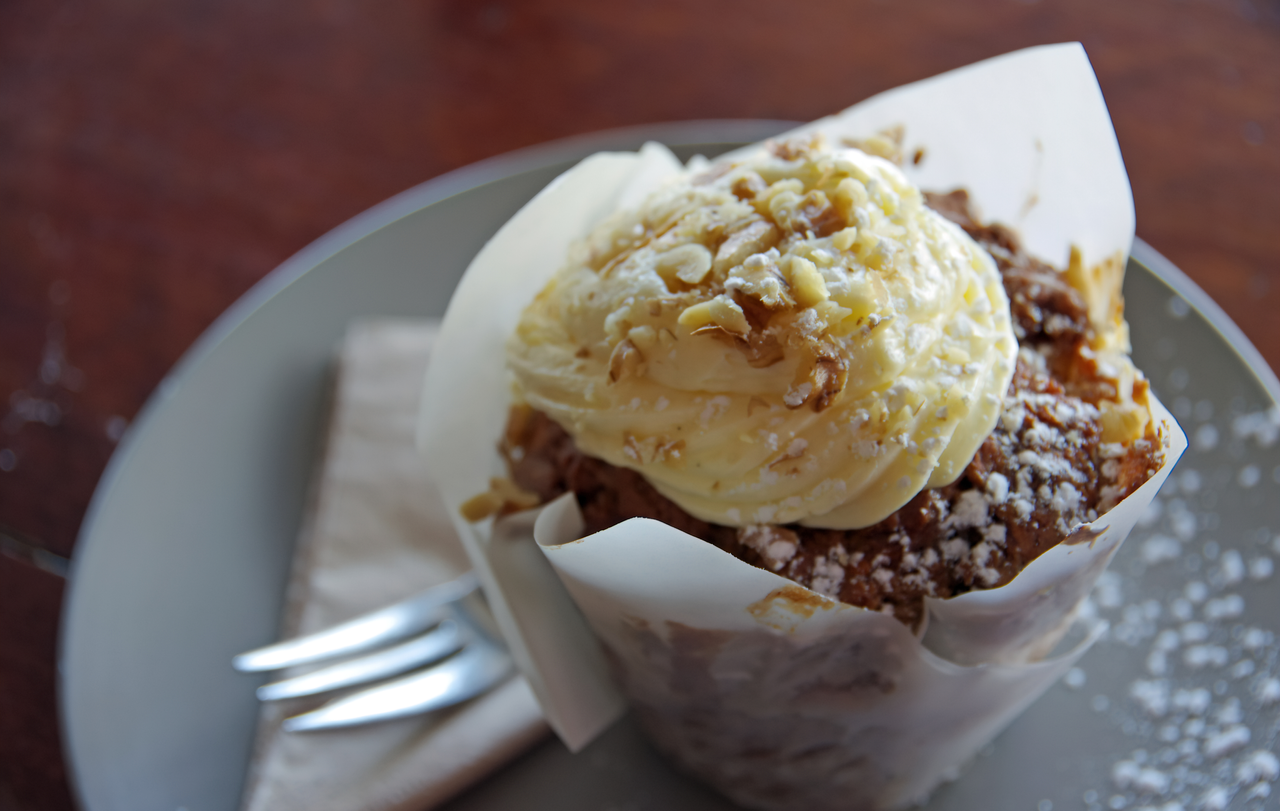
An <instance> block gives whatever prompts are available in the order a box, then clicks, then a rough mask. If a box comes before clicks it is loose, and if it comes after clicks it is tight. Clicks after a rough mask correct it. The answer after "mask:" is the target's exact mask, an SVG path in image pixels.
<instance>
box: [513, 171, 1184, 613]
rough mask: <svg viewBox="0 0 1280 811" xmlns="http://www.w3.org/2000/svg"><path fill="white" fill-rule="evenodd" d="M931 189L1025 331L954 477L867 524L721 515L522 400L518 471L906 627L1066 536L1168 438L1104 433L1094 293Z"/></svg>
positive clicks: (1107, 396)
mask: <svg viewBox="0 0 1280 811" xmlns="http://www.w3.org/2000/svg"><path fill="white" fill-rule="evenodd" d="M926 198H927V202H928V204H929V205H930V207H932V208H933V209H935V210H936V211H938V212H939V213H941V214H943V215H944V216H946V217H947V218H948V219H950V220H952V221H953V222H955V223H956V224H958V225H959V226H961V227H962V228H963V229H964V230H965V231H966V232H968V233H969V235H970V236H972V237H973V238H974V239H975V240H976V241H977V242H979V243H980V244H981V245H982V246H983V247H984V248H985V249H986V250H987V251H988V252H990V253H991V255H992V256H993V257H994V258H995V260H996V263H997V264H998V266H999V269H1000V272H1001V276H1002V278H1003V282H1004V287H1005V291H1006V292H1007V294H1008V297H1009V300H1010V304H1011V308H1012V314H1013V319H1014V328H1015V332H1016V334H1017V337H1018V343H1019V353H1018V361H1017V367H1016V371H1015V373H1014V378H1013V382H1012V383H1011V384H1010V386H1009V389H1008V391H1007V393H1006V394H1005V397H1004V403H1003V411H1002V414H1001V417H1000V419H999V421H998V422H997V424H996V427H995V429H994V430H993V431H992V433H991V434H990V435H989V436H988V437H987V439H986V441H985V442H983V444H982V445H981V446H980V447H979V449H978V452H977V454H976V455H975V456H974V458H973V461H972V462H970V464H969V466H968V467H967V468H966V470H965V472H964V473H963V475H962V476H961V477H960V478H959V479H958V480H957V481H956V482H955V483H953V484H951V485H948V486H946V487H941V488H936V489H926V490H924V491H922V492H921V493H920V494H919V495H917V496H916V497H915V498H914V499H912V500H911V501H910V502H909V503H908V504H907V505H906V506H904V507H902V508H901V509H899V510H898V511H897V512H896V513H894V514H893V515H891V516H890V517H889V518H887V519H885V520H883V521H881V522H880V523H878V524H875V525H873V526H870V527H866V528H863V529H855V530H828V529H815V528H810V527H802V526H799V525H788V526H773V525H753V526H746V527H741V528H734V527H726V526H720V525H716V524H711V523H708V522H706V521H701V520H699V519H697V518H694V517H693V516H691V515H689V514H688V513H686V512H685V511H683V510H682V509H680V508H679V507H678V506H677V505H676V504H674V503H673V502H671V501H670V500H668V499H667V498H665V497H663V496H662V495H660V494H659V493H658V492H657V491H656V490H655V489H654V488H653V487H652V486H651V485H650V484H649V483H648V482H646V481H645V479H644V478H643V477H642V476H641V475H640V474H638V473H636V472H634V471H631V470H627V469H624V468H619V467H615V466H613V465H610V464H608V463H606V462H603V461H600V460H598V459H594V458H592V457H589V456H586V455H585V454H583V453H581V452H580V451H578V449H577V448H576V447H575V445H574V443H573V440H572V439H571V438H570V437H569V435H568V434H567V433H565V431H564V430H563V429H561V428H560V426H558V425H557V424H556V423H554V422H552V421H551V420H550V419H548V418H547V417H545V416H544V415H542V414H540V413H538V412H536V411H533V410H531V409H529V408H527V407H522V406H517V407H515V408H513V409H512V412H511V417H510V420H509V422H508V425H507V430H506V434H505V437H504V439H503V442H502V448H501V450H502V452H503V454H504V456H505V457H506V459H507V462H508V465H509V468H510V472H511V478H512V480H513V482H514V485H516V486H518V488H519V490H520V491H522V492H525V493H528V494H531V495H532V496H536V498H537V500H538V501H540V502H546V501H549V500H551V499H553V498H555V497H557V496H559V495H561V494H562V493H565V492H569V491H572V492H573V493H575V494H576V495H577V499H578V504H579V506H580V507H581V509H582V513H583V517H584V519H585V521H586V527H587V531H588V532H599V531H600V530H603V529H607V528H608V527H611V526H613V525H615V524H617V523H620V522H622V521H625V520H627V519H628V518H635V517H644V518H653V519H657V520H659V521H662V522H664V523H666V524H669V525H671V526H673V527H676V528H677V529H680V530H683V531H684V532H687V533H689V534H691V535H694V536H696V537H699V538H702V539H704V540H706V541H708V542H710V543H713V544H715V545H716V546H718V547H720V548H721V549H724V550H725V551H727V552H730V553H731V554H733V555H735V556H737V557H739V558H741V559H742V560H744V561H746V562H747V563H750V564H752V565H755V566H759V567H760V568H763V569H768V570H769V571H773V572H777V573H778V574H780V575H782V576H784V577H787V578H789V579H791V580H792V581H794V582H796V583H799V584H800V585H803V586H806V587H808V588H810V589H812V590H814V591H817V592H820V593H822V594H826V595H828V596H830V597H834V598H836V599H838V600H840V601H842V602H845V603H848V604H851V605H857V606H863V607H865V608H869V609H871V610H875V611H882V612H884V613H886V614H891V615H893V616H895V617H897V618H898V619H899V620H901V621H902V622H903V623H905V624H906V625H908V626H910V627H913V628H914V627H918V626H919V624H920V622H921V620H922V619H923V618H924V598H925V597H926V596H931V597H950V596H954V595H957V594H961V593H964V592H966V591H970V590H972V589H983V588H994V587H997V586H1001V585H1003V584H1005V583H1007V582H1009V581H1010V580H1011V579H1013V577H1015V576H1016V575H1017V574H1018V572H1020V571H1022V569H1023V567H1025V566H1026V565H1027V564H1028V563H1030V562H1031V561H1032V560H1034V559H1035V558H1037V557H1039V556H1040V555H1041V554H1043V553H1044V552H1045V551H1046V550H1048V549H1050V548H1051V547H1053V546H1056V545H1057V544H1059V543H1062V542H1064V541H1066V542H1071V540H1072V533H1073V532H1074V531H1075V530H1076V529H1077V528H1078V527H1079V526H1080V525H1081V524H1084V523H1087V522H1090V521H1093V520H1094V519H1096V518H1097V517H1098V516H1099V515H1100V514H1102V513H1105V512H1106V511H1107V510H1109V509H1110V508H1111V507H1113V506H1115V505H1116V504H1117V503H1119V502H1120V501H1121V500H1123V499H1124V498H1125V497H1127V496H1128V495H1129V494H1130V493H1132V492H1133V491H1134V490H1136V489H1137V488H1138V487H1139V486H1141V485H1142V484H1143V483H1144V482H1145V481H1146V480H1147V479H1148V478H1150V477H1151V476H1152V475H1153V474H1154V473H1155V471H1156V470H1157V469H1158V468H1159V466H1160V455H1159V443H1158V441H1157V440H1156V437H1155V436H1154V435H1152V434H1151V433H1150V432H1149V431H1148V433H1147V435H1146V436H1145V437H1144V438H1141V439H1137V440H1135V441H1133V442H1130V443H1128V444H1127V445H1122V444H1119V443H1107V442H1103V441H1102V434H1103V429H1102V419H1101V412H1100V403H1102V402H1103V401H1105V400H1114V399H1116V397H1117V392H1116V390H1115V387H1114V385H1113V384H1112V383H1111V382H1110V381H1109V380H1108V379H1107V377H1106V376H1104V375H1103V374H1100V370H1099V368H1098V366H1097V364H1096V363H1095V361H1094V357H1093V353H1092V352H1090V350H1089V343H1090V338H1091V335H1090V330H1091V326H1090V321H1089V317H1088V309H1087V305H1086V302H1085V301H1084V298H1083V297H1082V296H1081V294H1080V293H1079V292H1078V291H1077V290H1076V289H1075V288H1073V287H1072V286H1071V285H1069V284H1068V283H1067V282H1066V280H1065V279H1064V278H1063V274H1062V273H1061V272H1059V271H1058V270H1056V269H1054V268H1053V267H1051V266H1049V265H1047V264H1045V263H1043V262H1040V261H1039V260H1037V259H1035V258H1033V257H1031V256H1029V255H1027V254H1026V253H1025V252H1024V251H1023V250H1022V249H1021V247H1020V245H1019V243H1018V240H1017V238H1016V237H1015V235H1014V234H1013V232H1012V231H1010V230H1009V229H1007V228H1005V227H1003V226H1000V225H982V224H980V223H979V222H978V220H977V218H976V217H975V216H974V214H973V211H972V209H971V206H970V203H969V199H968V195H967V193H966V192H964V191H954V192H951V193H949V194H927V195H926ZM1141 382H1142V385H1144V386H1145V381H1141ZM529 500H532V499H529ZM512 506H513V507H514V506H516V505H515V504H514V503H513V505H512ZM519 506H524V505H519Z"/></svg>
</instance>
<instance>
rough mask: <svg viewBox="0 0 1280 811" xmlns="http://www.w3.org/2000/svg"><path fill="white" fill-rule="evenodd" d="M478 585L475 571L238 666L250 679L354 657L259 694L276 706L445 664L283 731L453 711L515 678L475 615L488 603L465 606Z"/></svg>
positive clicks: (330, 706) (253, 655)
mask: <svg viewBox="0 0 1280 811" xmlns="http://www.w3.org/2000/svg"><path fill="white" fill-rule="evenodd" d="M476 585H477V583H476V577H475V574H474V573H470V572H469V573H467V574H464V575H463V576H462V577H459V578H458V579H457V580H453V581H450V582H448V583H443V584H441V585H439V586H435V587H434V588H430V589H427V590H426V591H423V592H421V593H419V594H417V595H415V596H413V597H410V598H409V599H407V600H405V601H403V602H400V603H396V604H395V605H392V606H388V607H387V608H383V609H380V610H378V611H374V612H373V613H371V614H366V615H364V616H362V617H357V618H356V619H353V620H350V621H348V622H344V623H342V624H341V625H337V626H334V627H333V628H329V629H328V630H325V631H320V632H319V633H315V634H310V635H308V636H304V637H299V638H297V639H290V640H287V641H284V642H278V643H276V644H274V645H268V646H266V647H264V648H258V649H257V650H252V651H249V652H247V653H242V654H240V655H239V656H236V657H235V658H234V659H232V662H231V664H232V666H233V667H234V668H235V669H236V670H239V671H241V672H245V673H251V672H261V671H267V670H280V669H283V668H288V667H295V666H299V665H307V664H314V663H316V662H322V661H326V660H328V659H332V658H337V657H354V658H347V659H345V660H344V661H341V662H339V663H337V664H334V665H330V666H328V667H323V668H320V669H318V670H313V671H310V672H308V673H304V674H303V675H300V676H294V677H292V678H287V679H284V680H282V681H276V682H272V683H270V684H264V685H263V686H261V687H259V688H258V691H257V692H258V698H260V699H261V700H263V701H276V700H279V699H284V698H297V697H300V696H310V695H317V694H320V693H325V692H330V691H333V690H338V689H341V688H344V687H352V686H355V685H359V684H367V683H369V682H373V681H377V680H379V679H385V678H388V677H390V676H395V675H398V674H401V673H405V672H407V671H410V670H413V669H414V668H417V667H421V666H423V665H429V664H431V663H433V662H439V664H435V665H433V666H431V667H426V668H424V669H422V670H419V671H417V672H414V673H410V674H409V675H407V676H403V677H401V678H398V679H394V680H392V681H388V682H385V683H383V684H380V685H378V686H376V687H372V688H370V689H367V690H362V691H360V692H357V693H353V694H351V695H348V696H345V697H342V698H339V699H336V700H334V701H330V702H329V703H327V704H325V705H324V706H322V707H320V708H318V709H315V710H312V711H311V712H306V713H302V714H301V715H295V716H293V717H290V718H286V719H285V721H284V728H285V729H286V730H290V731H294V732H298V731H303V730H314V729H329V728H333V727H342V726H354V725H356V724H365V723H369V722H372V721H383V720H389V719H392V718H402V717H404V716H408V715H414V714H417V713H423V712H430V711H431V710H437V709H441V708H444V707H448V706H451V705H453V704H457V703H459V702H462V701H466V700H467V699H469V698H474V697H475V696H478V695H480V694H481V693H484V692H486V691H488V690H489V689H491V688H493V687H496V686H497V685H498V684H499V683H501V682H502V681H504V680H505V679H506V677H507V676H508V675H509V674H510V673H511V671H512V661H511V657H510V655H508V654H507V651H506V649H505V648H504V647H503V645H502V643H501V642H499V641H498V638H497V636H496V635H495V633H494V632H492V631H491V630H490V629H488V628H486V627H485V624H484V623H483V622H481V621H480V620H479V619H478V618H477V616H476V615H477V613H479V612H482V611H484V608H483V606H474V605H473V607H468V606H467V602H468V598H469V597H470V596H471V595H472V594H473V593H475V592H476ZM474 599H475V598H472V600H471V601H472V602H474ZM402 640H407V641H402ZM391 643H398V644H394V645H392V644H391ZM388 646H389V647H388ZM366 652H368V653H366ZM355 654H364V655H362V656H358V657H357V656H355ZM442 660H443V661H442Z"/></svg>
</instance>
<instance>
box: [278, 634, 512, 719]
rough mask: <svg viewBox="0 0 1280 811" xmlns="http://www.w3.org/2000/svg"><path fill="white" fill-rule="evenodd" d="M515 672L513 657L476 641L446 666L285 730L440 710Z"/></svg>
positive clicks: (340, 703) (332, 706)
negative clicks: (513, 670)
mask: <svg viewBox="0 0 1280 811" xmlns="http://www.w3.org/2000/svg"><path fill="white" fill-rule="evenodd" d="M511 670H512V661H511V657H510V656H508V655H507V653H506V652H505V651H503V650H502V649H500V648H498V647H496V646H494V645H493V644H491V643H489V642H486V641H479V640H477V641H476V642H474V643H472V644H471V645H469V646H468V647H467V648H466V649H465V650H463V651H462V652H461V653H459V654H457V655H456V656H453V657H452V658H450V659H448V660H446V661H445V662H443V663H442V664H438V665H434V666H432V667H429V668H427V669H426V670H423V671H420V672H418V673H412V674H410V675H408V676H405V677H403V678H400V679H396V680H395V681H391V682H388V683H386V684H384V685H382V686H380V687H374V688H372V689H369V690H365V691H362V692H360V693H357V694H355V695H352V696H348V697H346V698H342V699H338V700H337V701H333V702H330V703H329V704H326V705H325V706H323V707H320V708H319V709H317V710H313V711H311V712H308V713H303V714H301V715H295V716H294V717H292V718H286V719H285V721H284V724H283V726H284V728H285V729H286V730H289V731H291V732H302V731H306V730H317V729H330V728H334V727H344V726H354V725H356V724H364V723H368V722H370V721H385V720H390V719H392V718H402V717H404V716H408V715H415V714H417V713H422V712H429V711H431V710H438V709H441V708H444V707H449V706H452V705H454V704H457V703H459V702H462V701H466V700H467V699H469V698H473V697H475V696H477V695H479V694H481V693H483V692H485V691H487V690H489V689H490V688H491V687H493V686H495V685H496V684H498V683H499V682H500V681H502V680H503V679H505V678H506V677H507V676H508V675H509V674H510V673H511Z"/></svg>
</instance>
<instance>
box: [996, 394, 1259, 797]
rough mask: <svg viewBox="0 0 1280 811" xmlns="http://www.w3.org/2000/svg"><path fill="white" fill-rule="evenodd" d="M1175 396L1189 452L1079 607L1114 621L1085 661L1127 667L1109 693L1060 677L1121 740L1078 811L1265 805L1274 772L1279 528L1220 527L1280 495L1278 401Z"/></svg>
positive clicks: (1086, 665)
mask: <svg viewBox="0 0 1280 811" xmlns="http://www.w3.org/2000/svg"><path fill="white" fill-rule="evenodd" d="M1174 404H1175V407H1174V413H1175V414H1178V415H1179V417H1180V419H1182V421H1183V424H1184V425H1187V423H1188V422H1198V423H1199V425H1194V424H1193V425H1191V426H1189V427H1188V431H1187V432H1188V433H1189V434H1192V436H1193V437H1194V441H1193V442H1192V452H1190V453H1189V454H1188V456H1187V457H1184V459H1183V461H1182V462H1181V464H1180V468H1179V470H1177V471H1175V474H1174V475H1173V476H1171V477H1170V480H1169V482H1168V483H1167V484H1166V486H1165V488H1164V489H1163V491H1162V492H1161V494H1160V496H1159V497H1158V498H1157V499H1156V500H1155V501H1154V502H1153V503H1152V505H1151V507H1150V508H1149V509H1148V510H1147V512H1146V514H1145V515H1144V516H1143V517H1142V520H1141V521H1140V522H1139V528H1138V529H1136V530H1135V532H1134V537H1132V538H1131V539H1130V540H1129V544H1130V547H1129V549H1128V550H1127V551H1126V553H1125V554H1123V555H1121V556H1119V557H1118V558H1117V562H1116V563H1114V564H1113V566H1112V570H1111V571H1109V572H1107V573H1105V574H1104V575H1103V576H1102V577H1101V578H1099V580H1098V582H1097V585H1096V586H1095V588H1094V590H1093V592H1092V595H1091V599H1090V600H1089V602H1088V605H1087V607H1086V608H1087V611H1089V612H1092V613H1094V614H1096V615H1097V616H1099V617H1101V618H1103V619H1107V620H1109V621H1110V622H1111V623H1112V625H1111V629H1110V631H1109V633H1108V634H1107V636H1106V637H1105V638H1104V640H1103V641H1102V642H1100V643H1099V645H1098V648H1097V649H1095V651H1093V652H1092V653H1091V654H1090V657H1088V658H1086V659H1085V660H1083V661H1082V663H1081V670H1082V671H1084V670H1088V669H1089V668H1090V662H1091V661H1096V660H1094V659H1093V658H1092V657H1104V658H1105V659H1107V660H1109V661H1111V662H1112V663H1114V662H1116V661H1117V660H1118V659H1120V658H1124V659H1125V660H1126V661H1131V662H1133V665H1132V668H1131V669H1129V666H1128V665H1126V666H1125V671H1124V672H1128V673H1129V674H1131V675H1130V677H1129V679H1128V680H1127V681H1126V682H1124V683H1123V687H1122V688H1121V690H1117V691H1114V692H1111V693H1110V694H1109V695H1108V694H1106V693H1097V692H1091V691H1081V690H1080V685H1081V684H1083V682H1082V680H1081V679H1080V678H1076V679H1074V680H1073V682H1072V683H1071V684H1065V683H1064V688H1065V689H1066V692H1065V693H1064V695H1066V696H1074V697H1075V698H1074V700H1075V701H1080V702H1083V703H1081V704H1080V710H1081V711H1083V712H1091V713H1093V714H1095V715H1101V716H1102V717H1103V718H1105V719H1106V720H1107V723H1109V724H1111V725H1114V728H1115V730H1116V732H1117V733H1119V734H1121V735H1123V740H1126V741H1127V742H1128V748H1127V749H1121V750H1118V751H1117V750H1112V751H1113V752H1114V754H1112V755H1111V756H1110V760H1109V761H1104V763H1102V764H1099V766H1101V770H1100V771H1099V776H1100V777H1101V778H1102V780H1101V782H1100V783H1095V785H1094V788H1092V789H1090V790H1089V791H1087V792H1085V795H1084V808H1085V809H1086V810H1087V811H1102V810H1103V809H1115V811H1120V810H1121V809H1130V810H1132V811H1213V810H1214V809H1217V810H1218V811H1227V809H1248V810H1249V811H1255V810H1258V811H1260V809H1263V808H1269V807H1271V806H1270V805H1268V802H1270V800H1269V798H1270V797H1271V795H1272V793H1273V791H1275V790H1276V789H1277V788H1278V787H1277V786H1276V785H1275V784H1276V782H1277V781H1280V757H1278V756H1277V749H1278V742H1277V737H1278V735H1280V646H1278V645H1277V633H1276V624H1277V623H1280V616H1277V615H1276V611H1275V599H1274V598H1273V597H1272V596H1271V595H1272V591H1271V589H1270V588H1269V585H1270V583H1269V581H1270V579H1271V578H1272V576H1273V574H1274V571H1275V563H1274V557H1275V556H1276V555H1277V554H1280V536H1277V535H1276V529H1275V528H1274V527H1262V526H1254V527H1251V528H1250V527H1246V528H1245V529H1243V530H1239V529H1236V530H1228V529H1227V527H1228V526H1231V525H1232V524H1233V523H1235V519H1236V513H1240V514H1244V513H1250V514H1255V515H1256V514H1263V515H1265V514H1268V512H1269V513H1270V514H1273V515H1274V514H1276V513H1275V511H1274V508H1270V509H1269V510H1268V508H1267V506H1266V505H1268V504H1274V503H1276V501H1277V500H1278V499H1280V487H1278V486H1280V453H1277V451H1280V442H1278V440H1280V411H1277V410H1276V409H1263V410H1254V411H1248V410H1247V409H1241V408H1240V407H1239V405H1238V404H1231V405H1229V406H1223V405H1221V404H1218V405H1215V404H1214V403H1213V402H1211V401H1208V400H1200V401H1192V400H1190V399H1189V398H1185V397H1184V398H1178V399H1176V400H1175V401H1174ZM1215 417H1216V422H1215ZM1260 449H1261V450H1267V449H1273V450H1271V451H1270V453H1269V458H1270V461H1269V462H1262V463H1258V462H1257V461H1256V456H1257V454H1258V452H1259V450H1260ZM1246 454H1251V455H1250V456H1246ZM1273 469H1274V470H1275V471H1276V473H1275V475H1274V476H1273V475H1271V471H1272V470H1273ZM1010 489H1011V496H1010V497H1011V498H1012V497H1015V496H1016V483H1011V488H1010ZM1241 502H1243V503H1245V504H1249V505H1253V506H1254V509H1252V510H1245V509H1243V508H1241V507H1238V506H1233V505H1238V504H1240V503H1241ZM1253 520H1257V519H1253ZM1089 683H1090V684H1094V683H1095V681H1093V680H1091V681H1090V682H1089ZM1096 683H1099V684H1101V682H1096ZM1113 689H1114V688H1113ZM1117 693H1118V694H1117Z"/></svg>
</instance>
